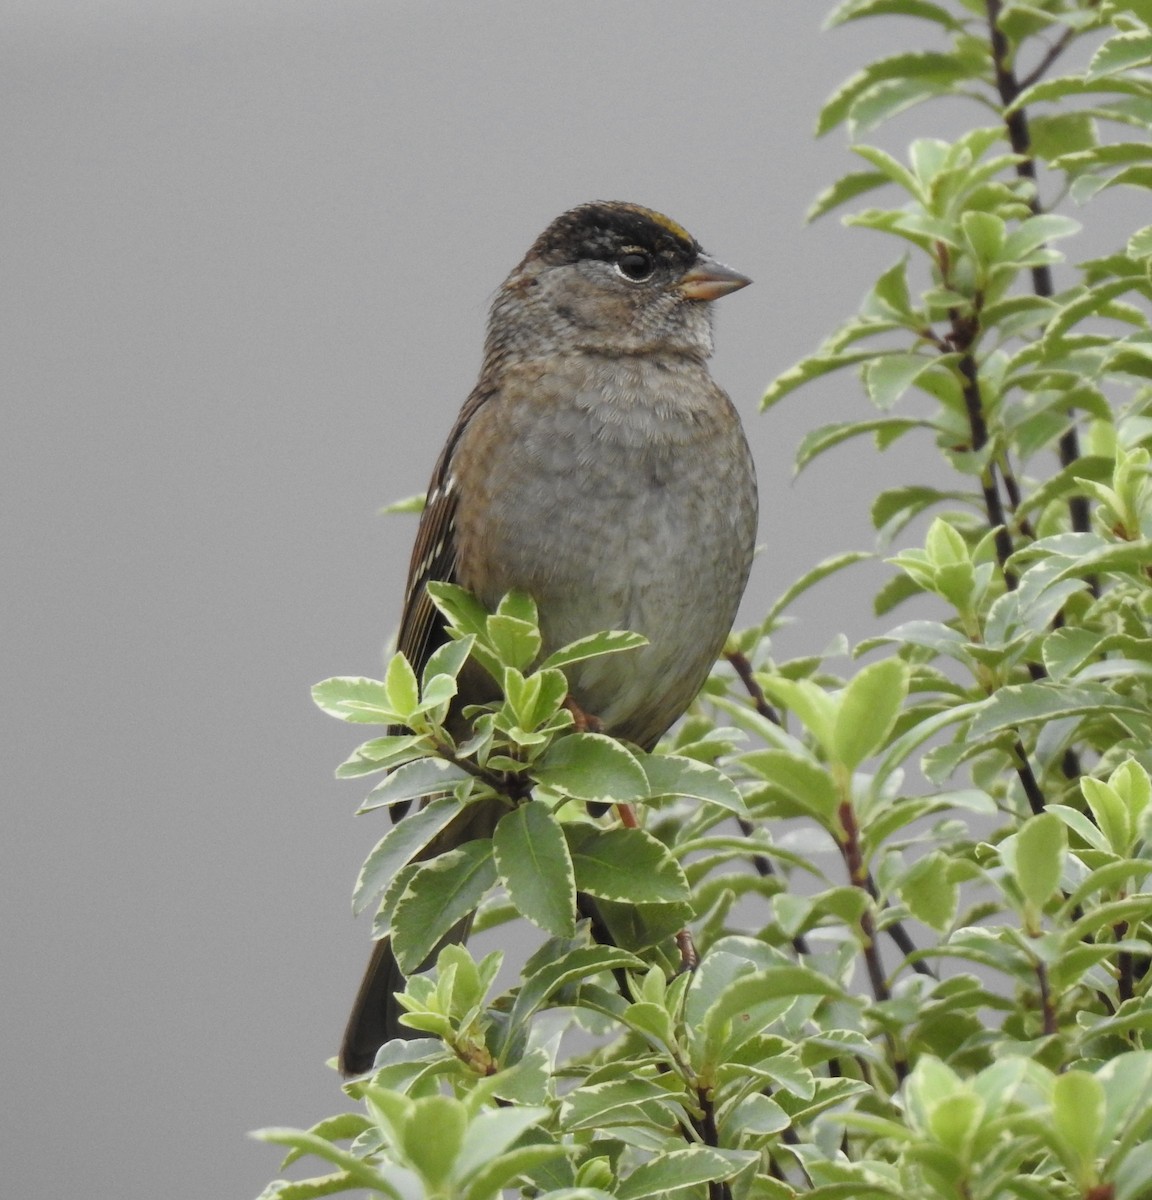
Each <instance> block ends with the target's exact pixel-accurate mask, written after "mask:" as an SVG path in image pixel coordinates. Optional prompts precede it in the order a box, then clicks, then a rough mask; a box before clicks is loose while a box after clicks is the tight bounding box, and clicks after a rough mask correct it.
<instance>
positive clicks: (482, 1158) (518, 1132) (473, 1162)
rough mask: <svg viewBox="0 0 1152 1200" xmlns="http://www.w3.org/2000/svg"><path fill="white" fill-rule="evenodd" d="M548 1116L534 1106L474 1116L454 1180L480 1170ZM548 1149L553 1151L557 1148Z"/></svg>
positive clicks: (498, 1110)
mask: <svg viewBox="0 0 1152 1200" xmlns="http://www.w3.org/2000/svg"><path fill="white" fill-rule="evenodd" d="M548 1115H549V1112H548V1109H547V1108H544V1107H540V1106H533V1105H526V1106H523V1107H517V1108H489V1109H486V1110H484V1111H483V1112H479V1113H476V1114H475V1115H474V1116H473V1117H472V1120H471V1121H470V1122H469V1123H468V1130H467V1132H466V1133H465V1135H464V1137H463V1139H462V1142H461V1145H460V1150H459V1155H458V1163H457V1168H456V1177H457V1178H458V1179H467V1178H468V1177H469V1176H471V1175H473V1174H475V1173H476V1172H477V1171H479V1170H481V1169H482V1168H483V1167H484V1166H485V1165H486V1164H489V1163H491V1162H492V1160H493V1159H495V1158H496V1157H497V1156H499V1155H502V1154H504V1152H505V1151H506V1150H508V1149H509V1147H511V1146H512V1144H513V1143H514V1142H515V1141H517V1140H518V1139H519V1138H520V1137H522V1136H523V1135H524V1134H525V1133H527V1132H528V1130H529V1129H531V1128H532V1127H533V1126H534V1125H539V1124H540V1123H541V1122H542V1121H543V1120H544V1119H545V1118H546V1117H547V1116H548ZM549 1149H551V1150H553V1151H554V1150H557V1149H560V1147H556V1146H553V1147H549Z"/></svg>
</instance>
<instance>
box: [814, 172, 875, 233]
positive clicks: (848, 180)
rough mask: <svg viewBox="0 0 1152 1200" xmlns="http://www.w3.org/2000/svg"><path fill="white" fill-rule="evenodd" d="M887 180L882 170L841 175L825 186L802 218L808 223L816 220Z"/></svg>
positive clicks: (873, 189)
mask: <svg viewBox="0 0 1152 1200" xmlns="http://www.w3.org/2000/svg"><path fill="white" fill-rule="evenodd" d="M887 182H888V176H887V175H885V174H884V173H883V172H882V171H852V172H850V173H849V174H847V175H843V176H841V177H840V178H839V179H838V180H837V181H836V182H835V183H834V184H832V186H831V187H827V188H825V189H824V190H823V191H822V192H821V193H820V194H819V195H818V196H817V197H816V199H815V200H813V201H812V204H811V207H810V208H809V209H808V211H807V212H806V213H805V214H804V220H805V221H806V222H808V223H809V224H810V223H811V222H813V221H816V220H818V219H819V218H820V217H822V216H824V215H825V214H826V213H830V212H831V211H832V210H833V209H834V208H839V207H840V205H842V204H847V203H848V201H849V200H854V199H855V198H856V197H857V196H862V195H864V193H865V192H871V191H875V190H876V188H879V187H883V186H884V185H885V184H886V183H887Z"/></svg>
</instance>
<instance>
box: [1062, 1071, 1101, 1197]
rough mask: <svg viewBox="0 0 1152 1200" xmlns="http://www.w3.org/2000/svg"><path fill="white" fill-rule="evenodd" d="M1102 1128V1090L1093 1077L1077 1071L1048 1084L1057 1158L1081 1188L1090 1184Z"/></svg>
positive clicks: (1099, 1147)
mask: <svg viewBox="0 0 1152 1200" xmlns="http://www.w3.org/2000/svg"><path fill="white" fill-rule="evenodd" d="M1103 1124H1104V1089H1103V1087H1101V1085H1100V1081H1099V1080H1098V1079H1097V1078H1096V1076H1095V1075H1090V1074H1089V1073H1088V1072H1087V1071H1077V1070H1069V1071H1066V1072H1065V1073H1064V1074H1063V1075H1057V1076H1056V1079H1055V1081H1054V1082H1053V1084H1052V1125H1053V1131H1054V1132H1055V1134H1056V1138H1057V1146H1058V1147H1059V1148H1060V1150H1061V1157H1062V1158H1064V1159H1065V1161H1066V1162H1067V1163H1068V1165H1069V1166H1070V1167H1071V1168H1072V1170H1073V1173H1074V1177H1075V1178H1076V1180H1077V1181H1078V1182H1079V1183H1080V1184H1081V1185H1082V1186H1086V1185H1089V1184H1091V1183H1092V1182H1094V1175H1095V1166H1096V1160H1097V1158H1099V1157H1102V1150H1103V1146H1102V1145H1101V1140H1102V1139H1101V1135H1102V1133H1103Z"/></svg>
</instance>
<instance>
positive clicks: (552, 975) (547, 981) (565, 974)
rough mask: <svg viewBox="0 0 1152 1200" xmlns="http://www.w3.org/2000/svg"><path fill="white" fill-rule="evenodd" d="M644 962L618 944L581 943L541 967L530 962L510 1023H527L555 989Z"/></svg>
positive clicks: (634, 966)
mask: <svg viewBox="0 0 1152 1200" xmlns="http://www.w3.org/2000/svg"><path fill="white" fill-rule="evenodd" d="M643 965H644V964H643V963H642V962H641V961H640V960H639V959H638V958H637V957H636V956H635V955H634V954H630V953H629V952H628V951H627V950H621V949H620V948H619V947H617V946H581V947H579V948H578V949H576V950H570V951H568V952H567V953H566V954H562V955H561V956H560V957H559V958H553V959H551V960H549V961H546V962H545V963H544V965H543V966H542V967H541V968H540V969H539V970H533V969H532V964H531V963H529V965H528V966H527V967H525V969H524V975H525V978H524V982H523V983H522V984H521V986H520V990H519V992H518V993H517V996H516V1000H515V1002H514V1004H513V1007H512V1016H511V1018H510V1019H509V1022H510V1024H511V1025H512V1026H513V1027H518V1026H520V1025H523V1023H524V1022H525V1021H527V1020H528V1018H529V1017H530V1016H532V1014H533V1013H534V1012H536V1011H537V1010H538V1009H539V1008H540V1007H541V1006H542V1005H543V1004H544V1003H545V1002H546V1001H547V1000H548V998H549V997H550V996H552V994H553V993H554V992H556V991H557V990H559V989H560V988H562V987H564V986H566V985H568V984H573V983H577V982H580V981H585V980H589V979H592V978H594V977H595V976H597V975H602V974H605V973H607V972H608V971H614V970H618V969H620V968H623V969H625V970H637V969H638V968H641V967H643Z"/></svg>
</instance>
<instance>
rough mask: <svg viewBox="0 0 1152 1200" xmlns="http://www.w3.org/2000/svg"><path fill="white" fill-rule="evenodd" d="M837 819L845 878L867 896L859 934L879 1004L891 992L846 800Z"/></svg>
mask: <svg viewBox="0 0 1152 1200" xmlns="http://www.w3.org/2000/svg"><path fill="white" fill-rule="evenodd" d="M839 818H840V825H841V828H842V829H843V830H844V838H843V840H842V841H840V842H839V846H840V854H841V855H842V857H843V859H844V865H845V867H847V868H848V879H849V882H850V883H851V884H852V886H853V887H858V888H860V890H861V891H863V892H864V893H865V894H866V895H867V897H868V905H867V906H866V907H865V909H864V911H863V912H862V913H861V914H860V933H861V941H862V943H863V944H862V946H861V949H862V951H863V954H864V965H865V967H866V968H867V970H868V982H869V983H870V984H871V985H872V995H873V996H875V997H876V999H877V1000H879V1001H885V1000H891V999H892V993H891V992H890V991H889V990H888V979H887V977H886V976H885V974H884V964H883V963H882V962H881V961H880V948H879V946H878V945H877V944H876V922H875V920H873V917H872V905H873V904H875V902H876V901H875V897H874V896H873V894H872V891H871V889H870V887H869V882H870V880H869V877H868V870H867V868H866V867H865V866H864V857H863V854H862V852H861V847H860V826H859V825H857V823H856V812H855V810H854V809H853V807H852V805H851V804H849V803H848V802H847V801H845V802H844V803H842V804H841V805H840V809H839Z"/></svg>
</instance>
